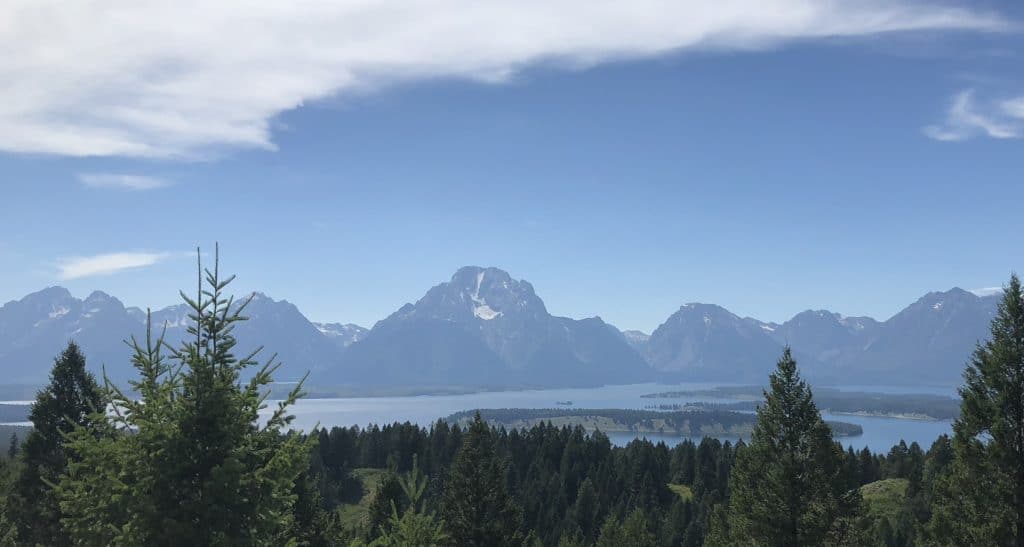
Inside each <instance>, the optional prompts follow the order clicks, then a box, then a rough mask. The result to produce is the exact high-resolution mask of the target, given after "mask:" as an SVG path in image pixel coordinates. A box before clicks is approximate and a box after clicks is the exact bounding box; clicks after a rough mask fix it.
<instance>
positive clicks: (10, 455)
mask: <svg viewBox="0 0 1024 547" xmlns="http://www.w3.org/2000/svg"><path fill="white" fill-rule="evenodd" d="M17 457H18V434H17V433H11V441H10V443H8V445H7V459H8V460H13V459H14V458H17Z"/></svg>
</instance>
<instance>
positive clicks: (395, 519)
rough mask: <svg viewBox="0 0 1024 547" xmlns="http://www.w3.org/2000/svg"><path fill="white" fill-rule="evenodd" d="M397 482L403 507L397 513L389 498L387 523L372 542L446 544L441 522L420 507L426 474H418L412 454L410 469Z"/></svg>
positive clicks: (424, 546)
mask: <svg viewBox="0 0 1024 547" xmlns="http://www.w3.org/2000/svg"><path fill="white" fill-rule="evenodd" d="M398 484H399V486H400V487H401V490H402V493H403V495H404V496H405V505H406V509H405V511H404V512H403V513H401V515H399V511H398V505H397V504H396V503H395V502H394V501H391V516H390V521H391V522H390V523H389V525H388V526H387V528H386V530H387V531H386V532H385V533H384V534H383V535H382V536H381V537H380V538H379V539H378V540H377V541H375V542H374V543H373V545H381V546H388V547H391V546H393V547H406V546H409V545H416V546H417V547H438V546H440V545H445V544H447V542H448V534H447V533H446V532H445V530H444V523H443V522H441V521H439V520H438V519H437V518H436V517H435V516H434V514H433V513H432V512H430V511H427V510H426V508H425V507H424V495H425V494H426V492H427V477H426V476H425V475H423V474H422V473H420V470H419V464H418V463H417V459H416V457H415V456H414V457H413V467H412V470H411V471H409V473H408V474H406V475H405V476H403V477H401V478H399V480H398Z"/></svg>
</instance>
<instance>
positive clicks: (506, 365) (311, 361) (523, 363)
mask: <svg viewBox="0 0 1024 547" xmlns="http://www.w3.org/2000/svg"><path fill="white" fill-rule="evenodd" d="M998 300H999V295H991V296H977V295H975V294H973V293H970V292H968V291H965V290H962V289H959V288H954V289H952V290H949V291H946V292H932V293H928V294H926V295H925V296H923V297H921V298H920V299H919V300H918V301H916V302H914V303H913V304H911V305H910V306H908V307H906V308H905V309H903V310H902V311H901V312H899V313H898V314H896V315H895V316H893V317H892V318H890V319H888V320H886V321H884V322H879V321H876V320H874V319H871V318H869V317H844V316H842V315H839V314H836V313H833V312H829V311H806V312H803V313H800V314H797V315H796V316H794V317H793V318H792V319H790V320H789V321H786V322H785V323H783V324H775V323H764V322H761V321H758V320H756V319H752V318H745V317H738V316H736V315H734V314H733V313H731V312H729V311H728V310H726V309H725V308H722V307H720V306H716V305H713V304H697V303H693V304H685V305H683V306H681V307H680V308H679V310H678V311H677V312H676V313H674V314H672V316H670V317H669V318H668V319H666V320H665V322H664V323H662V324H661V326H659V327H658V328H657V329H656V330H655V331H654V332H653V333H651V334H650V335H649V336H648V335H647V334H645V333H642V332H638V331H626V332H620V331H619V330H618V329H617V328H615V327H614V326H612V325H609V324H607V323H605V322H604V321H603V320H601V319H600V318H599V317H594V318H588V319H570V318H565V317H556V316H552V315H551V314H549V313H548V311H547V309H546V307H545V306H544V302H543V301H542V300H541V299H540V297H539V296H537V294H536V293H535V292H534V289H533V286H532V285H531V284H530V283H529V282H527V281H523V280H517V279H513V278H512V277H511V276H510V275H509V274H508V273H506V272H504V271H502V270H500V269H496V268H478V267H465V268H462V269H460V270H458V271H457V272H456V273H455V275H453V276H452V278H451V280H450V281H448V282H446V283H441V284H439V285H437V286H435V287H433V288H431V289H430V290H429V291H427V293H426V294H425V295H424V296H423V297H422V298H421V299H420V300H419V301H417V302H416V303H414V304H405V305H404V306H402V307H400V308H399V309H398V310H397V311H395V312H394V313H392V314H391V315H390V316H388V317H386V318H385V319H382V320H381V321H378V322H377V324H376V325H374V326H373V328H371V329H365V328H362V327H359V326H357V325H352V324H340V323H329V324H319V323H312V322H310V321H309V320H307V319H306V318H305V316H303V315H302V313H301V312H300V311H299V310H298V308H296V307H295V306H294V305H292V304H290V303H288V302H287V301H278V300H273V299H272V298H270V297H268V296H266V295H263V294H259V293H257V294H256V295H255V296H254V298H253V300H252V302H251V303H250V305H249V307H248V308H247V309H246V313H245V315H246V316H248V317H249V318H250V320H249V321H246V322H243V323H240V324H239V325H238V326H237V329H236V332H235V334H236V337H237V338H238V340H239V346H240V347H239V350H238V351H237V352H236V353H238V354H239V355H241V354H245V353H248V352H249V351H250V350H252V349H254V348H255V346H256V345H257V344H260V345H263V346H264V347H265V348H267V349H266V350H265V354H264V355H265V356H269V355H270V352H276V353H277V355H278V358H279V360H280V361H281V362H282V363H283V365H282V367H281V369H279V371H278V373H277V375H276V377H277V379H278V380H280V381H293V380H297V379H298V378H301V377H302V376H303V375H304V374H305V373H306V371H309V373H310V375H309V380H308V384H309V385H312V386H321V387H327V386H366V387H405V388H439V387H444V386H461V387H490V388H501V387H522V386H536V387H556V386H557V387H564V386H592V385H602V384H622V383H634V382H644V381H664V382H671V381H691V380H692V381H719V382H748V383H760V382H763V381H764V380H765V378H766V377H767V374H768V372H769V371H770V370H771V368H772V367H773V366H774V364H775V360H776V359H777V358H778V356H779V355H780V354H781V352H782V348H783V346H784V345H785V344H789V345H791V346H792V348H793V351H794V353H795V354H796V356H797V357H798V360H799V362H800V365H801V367H802V369H803V371H804V372H805V374H806V375H807V377H809V378H810V379H811V380H813V381H816V382H822V383H857V384H872V383H874V384H919V383H928V384H933V385H956V384H959V382H960V375H961V371H962V370H963V366H964V363H965V362H966V360H967V359H968V358H969V357H970V354H971V352H972V351H973V349H974V347H975V344H976V343H977V342H978V341H980V340H982V339H984V338H985V336H986V334H987V330H988V326H989V322H990V320H991V318H992V316H993V314H994V313H995V309H996V305H997V303H998ZM152 323H153V325H154V327H155V329H156V330H157V331H159V330H160V329H161V328H166V340H167V341H168V342H169V343H171V344H172V345H176V344H177V342H179V341H180V340H181V339H182V337H183V336H185V335H186V333H187V325H188V310H187V308H186V307H185V306H184V305H178V306H171V307H168V308H165V309H162V310H158V311H154V312H153V313H152ZM144 333H145V312H143V311H142V310H140V309H138V308H126V307H125V306H124V305H123V304H122V303H121V302H120V301H119V300H117V299H116V298H114V297H112V296H110V295H107V294H104V293H101V292H94V293H92V294H91V295H89V296H88V297H87V298H85V299H84V300H83V299H78V298H75V297H73V296H72V295H71V294H70V293H69V292H68V291H67V290H66V289H63V288H60V287H51V288H48V289H45V290H42V291H39V292H36V293H33V294H30V295H28V296H26V297H24V298H22V299H21V300H17V301H12V302H8V303H7V304H5V305H4V306H2V307H0V373H2V374H3V380H2V381H0V382H2V383H5V384H17V383H21V384H41V383H43V382H45V381H46V378H47V375H48V372H49V369H50V366H51V363H52V359H53V357H54V356H55V355H57V354H58V353H59V351H60V350H61V349H62V347H63V346H64V345H65V344H66V343H67V341H68V340H72V339H73V340H75V341H77V342H78V343H79V344H80V345H81V346H82V347H83V349H84V351H85V353H86V356H87V358H88V361H89V366H90V368H91V369H93V370H94V371H96V372H97V373H98V374H99V373H100V371H101V370H103V369H105V371H106V373H107V375H108V376H109V377H110V378H111V379H112V380H114V381H116V382H118V383H124V382H125V381H126V380H127V379H129V378H131V377H132V376H133V374H134V371H133V369H132V368H131V365H130V350H129V348H128V346H127V345H125V344H124V342H123V340H124V339H126V338H128V337H130V336H132V335H135V336H136V337H138V338H139V339H140V340H142V339H144V338H143V337H144Z"/></svg>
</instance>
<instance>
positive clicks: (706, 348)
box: [646, 303, 781, 382]
mask: <svg viewBox="0 0 1024 547" xmlns="http://www.w3.org/2000/svg"><path fill="white" fill-rule="evenodd" d="M769 332H770V331H769V330H768V328H767V327H766V325H764V324H762V323H760V322H757V321H753V320H750V319H745V318H741V317H738V316H736V315H735V314H733V313H732V312H730V311H729V310H727V309H725V308H723V307H721V306H716V305H714V304H696V303H694V304H685V305H683V306H682V307H680V308H679V310H678V311H677V312H675V313H674V314H672V315H671V316H670V317H669V318H668V319H667V320H666V321H665V322H664V323H662V324H661V326H659V327H658V328H657V329H656V330H655V331H654V332H653V333H651V337H650V340H648V342H647V354H646V356H647V360H648V361H649V362H650V364H651V366H652V367H653V368H654V369H655V370H657V371H658V372H661V373H663V374H664V375H665V376H666V377H667V378H673V379H674V378H677V377H680V378H681V377H689V378H692V379H694V380H721V379H724V378H727V377H728V378H731V381H741V382H749V381H757V382H759V381H762V380H763V379H764V378H765V377H766V376H767V374H768V372H769V371H770V370H771V368H772V367H773V366H774V365H775V361H776V360H777V359H778V357H779V355H780V354H781V347H780V346H779V344H778V343H776V342H775V341H774V340H773V339H772V338H771V336H770V335H769Z"/></svg>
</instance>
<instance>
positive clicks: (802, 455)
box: [709, 347, 859, 547]
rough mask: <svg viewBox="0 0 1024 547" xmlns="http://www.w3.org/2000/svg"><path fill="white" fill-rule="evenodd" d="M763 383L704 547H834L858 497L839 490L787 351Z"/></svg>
mask: <svg viewBox="0 0 1024 547" xmlns="http://www.w3.org/2000/svg"><path fill="white" fill-rule="evenodd" d="M770 382H771V390H770V391H767V392H765V404H764V406H762V407H760V408H758V410H757V423H756V424H755V425H754V430H753V432H752V434H751V438H750V444H749V445H747V446H746V447H745V448H743V449H742V450H740V451H739V452H738V453H737V455H736V462H735V464H734V466H733V468H732V472H731V475H730V477H729V505H728V509H727V511H726V513H725V514H724V515H721V516H719V517H718V518H715V519H712V523H713V524H712V526H713V530H712V532H711V533H710V535H709V543H716V542H717V543H724V544H725V545H751V546H754V545H756V546H777V547H804V546H818V545H838V544H842V543H843V542H844V541H845V537H844V536H845V532H846V530H845V527H846V525H847V523H848V517H850V516H851V514H852V512H853V511H854V510H855V508H856V506H857V504H858V502H859V498H858V497H857V496H856V491H853V492H848V490H847V484H846V481H844V480H843V474H842V469H843V453H842V449H841V448H839V446H837V445H836V443H835V442H833V440H832V431H831V429H830V428H829V426H828V424H826V423H825V422H824V420H822V418H821V414H820V413H819V412H818V409H817V407H815V405H814V401H813V399H812V395H811V389H810V387H809V386H808V385H807V384H806V382H804V381H803V380H802V379H801V378H800V374H799V373H798V372H797V368H796V361H794V360H793V356H792V355H791V354H790V350H789V348H788V347H787V348H786V350H785V352H784V353H783V354H782V358H781V359H780V360H779V362H778V365H777V368H776V370H775V372H773V373H772V374H771V377H770ZM723 527H724V528H726V529H724V530H723V529H722V528H723Z"/></svg>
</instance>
